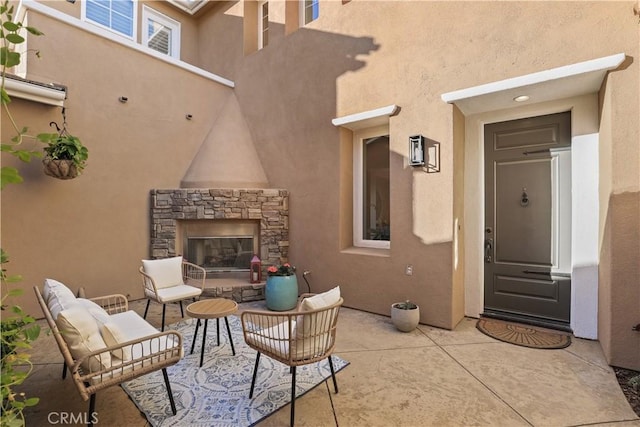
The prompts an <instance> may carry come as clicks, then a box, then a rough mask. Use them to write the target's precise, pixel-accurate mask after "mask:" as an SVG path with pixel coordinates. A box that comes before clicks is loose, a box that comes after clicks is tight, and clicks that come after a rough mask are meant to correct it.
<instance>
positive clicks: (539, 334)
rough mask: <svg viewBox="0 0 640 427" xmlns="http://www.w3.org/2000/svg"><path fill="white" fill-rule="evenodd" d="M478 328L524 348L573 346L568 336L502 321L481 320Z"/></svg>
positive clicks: (496, 337)
mask: <svg viewBox="0 0 640 427" xmlns="http://www.w3.org/2000/svg"><path fill="white" fill-rule="evenodd" d="M476 327H477V328H478V329H479V330H480V332H482V333H484V334H485V335H488V336H490V337H492V338H495V339H497V340H500V341H504V342H507V343H510V344H515V345H521V346H523V347H531V348H540V349H558V348H565V347H568V346H569V345H571V336H570V335H568V334H563V333H560V332H551V331H544V330H541V329H536V328H533V327H530V326H527V325H521V324H517V323H510V322H505V321H502V320H494V319H479V320H478V323H477V324H476Z"/></svg>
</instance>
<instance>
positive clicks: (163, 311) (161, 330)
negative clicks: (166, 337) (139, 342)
mask: <svg viewBox="0 0 640 427" xmlns="http://www.w3.org/2000/svg"><path fill="white" fill-rule="evenodd" d="M165 311H167V304H162V329H160V332H164V313H165Z"/></svg>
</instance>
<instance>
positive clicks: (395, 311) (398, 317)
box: [391, 303, 420, 332]
mask: <svg viewBox="0 0 640 427" xmlns="http://www.w3.org/2000/svg"><path fill="white" fill-rule="evenodd" d="M397 304H401V303H395V304H391V322H392V323H393V324H394V326H395V327H396V328H398V330H399V331H402V332H411V331H413V330H414V329H415V328H416V327H417V326H418V323H420V307H418V306H417V305H416V308H413V309H408V310H405V309H402V308H397V307H396V305H397Z"/></svg>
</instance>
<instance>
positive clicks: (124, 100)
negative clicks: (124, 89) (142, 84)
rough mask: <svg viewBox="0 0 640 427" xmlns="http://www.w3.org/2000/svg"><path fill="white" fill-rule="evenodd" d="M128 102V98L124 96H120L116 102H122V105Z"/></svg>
mask: <svg viewBox="0 0 640 427" xmlns="http://www.w3.org/2000/svg"><path fill="white" fill-rule="evenodd" d="M128 100H129V98H127V97H126V96H121V97H120V98H118V101H120V102H122V103H123V104H124V103H125V102H127V101H128Z"/></svg>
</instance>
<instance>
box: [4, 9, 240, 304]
mask: <svg viewBox="0 0 640 427" xmlns="http://www.w3.org/2000/svg"><path fill="white" fill-rule="evenodd" d="M29 23H30V25H32V26H34V27H36V28H39V29H41V30H42V31H43V32H45V34H46V36H45V37H40V38H33V39H30V40H29V46H30V48H33V49H39V50H40V51H41V53H42V58H41V59H39V60H36V59H30V61H29V75H28V77H29V78H33V79H37V80H40V81H43V82H49V81H53V82H59V83H62V84H65V85H67V86H68V99H67V100H66V102H65V105H66V115H67V124H68V130H69V131H70V132H71V133H73V134H74V135H77V136H78V137H80V138H81V139H82V141H83V142H84V143H85V145H86V146H87V147H88V149H89V162H88V166H87V168H86V170H85V172H84V174H83V175H82V176H80V177H79V178H77V179H74V180H71V181H59V180H56V179H53V178H50V177H47V176H45V175H44V174H43V173H42V165H41V163H40V162H39V161H38V159H36V160H35V161H33V162H32V163H30V164H19V165H18V167H19V169H20V171H21V173H22V175H23V176H24V177H25V182H24V183H22V184H20V185H12V186H9V187H7V188H6V189H4V190H3V191H2V224H1V226H2V247H3V249H5V250H6V251H7V252H8V253H9V255H10V257H11V262H10V264H9V265H8V268H9V272H10V273H12V274H22V275H23V277H24V280H23V284H24V286H25V287H26V288H27V294H26V298H24V300H23V301H22V302H21V304H22V305H23V306H24V307H25V308H26V309H27V310H29V311H33V312H36V313H39V311H38V310H39V309H37V308H36V305H35V299H34V298H33V292H32V291H31V289H30V287H31V286H33V285H40V286H41V285H42V283H43V280H44V278H46V277H51V278H55V279H58V280H61V281H62V282H65V283H67V284H68V285H69V286H71V287H73V288H77V287H79V286H85V287H86V288H87V293H88V295H90V296H91V295H101V294H105V293H122V294H125V295H128V296H130V297H131V298H133V299H137V298H141V297H142V287H141V283H140V277H139V273H138V271H137V270H138V267H139V265H140V260H141V259H142V258H146V257H148V256H149V227H150V222H149V190H151V189H153V188H178V187H179V185H180V180H181V179H182V178H183V176H184V174H185V172H186V170H187V168H188V167H189V165H190V164H191V161H192V159H193V157H194V155H195V153H196V152H197V151H198V149H199V148H200V144H201V143H202V141H203V140H204V139H205V137H206V135H207V134H208V132H209V130H210V128H211V126H212V123H213V120H212V118H214V117H216V116H217V115H218V114H219V113H220V109H221V108H222V106H223V105H224V102H225V101H226V100H227V99H228V95H229V94H230V93H231V89H230V88H228V87H225V86H222V85H220V84H218V83H215V82H212V81H210V80H207V79H204V78H202V77H199V76H197V75H195V74H192V73H188V72H185V71H184V70H182V69H180V68H178V67H175V66H173V65H170V64H167V63H165V62H162V61H158V60H156V59H154V58H152V57H150V56H146V55H140V54H139V53H137V52H135V51H132V50H131V49H128V48H126V47H123V46H121V45H118V44H115V43H113V42H110V41H107V40H103V39H100V38H97V37H96V36H93V35H90V34H88V33H85V32H82V31H79V30H76V29H73V28H71V27H69V26H66V25H60V24H56V23H54V21H52V20H51V19H49V18H46V17H43V16H40V15H38V14H36V13H31V14H30V17H29ZM120 96H126V97H128V99H129V101H128V102H127V103H126V104H123V103H121V102H119V101H118V98H119V97H120ZM12 110H13V111H15V116H16V119H17V121H18V123H20V124H24V125H28V126H29V128H30V130H31V131H32V132H33V133H38V132H44V131H52V130H53V129H50V128H48V123H49V121H50V120H55V121H58V123H60V122H61V116H60V109H59V108H56V107H44V106H40V105H37V104H34V103H31V102H29V101H21V100H18V99H15V100H14V101H13V102H12ZM186 114H192V115H193V120H186V119H185V115H186ZM6 123H7V121H6V117H5V116H2V140H3V141H5V140H7V139H8V138H9V137H10V136H11V130H10V129H9V127H8V126H6ZM34 146H37V144H35V145H34ZM15 163H16V161H15V160H14V159H13V158H9V157H7V156H6V155H4V153H3V156H2V164H3V166H4V165H11V164H15Z"/></svg>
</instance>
